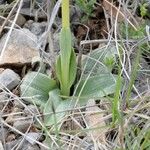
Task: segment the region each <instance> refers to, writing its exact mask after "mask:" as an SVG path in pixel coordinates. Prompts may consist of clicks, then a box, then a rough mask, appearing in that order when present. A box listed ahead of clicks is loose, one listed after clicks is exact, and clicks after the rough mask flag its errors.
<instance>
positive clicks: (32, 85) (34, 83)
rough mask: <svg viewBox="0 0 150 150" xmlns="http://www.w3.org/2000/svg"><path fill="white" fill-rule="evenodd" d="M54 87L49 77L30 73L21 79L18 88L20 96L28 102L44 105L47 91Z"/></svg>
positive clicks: (54, 83) (54, 84) (54, 82)
mask: <svg viewBox="0 0 150 150" xmlns="http://www.w3.org/2000/svg"><path fill="white" fill-rule="evenodd" d="M56 87H57V86H56V81H55V80H52V79H51V78H50V77H48V76H46V75H44V74H42V73H38V72H30V73H28V74H27V75H26V76H25V77H24V78H23V82H22V84H21V86H20V90H21V96H22V97H25V98H24V99H25V100H27V101H29V102H32V103H35V104H38V105H44V104H45V103H46V101H47V100H48V96H49V95H48V93H49V91H50V90H53V89H55V88H56ZM27 97H29V98H27Z"/></svg>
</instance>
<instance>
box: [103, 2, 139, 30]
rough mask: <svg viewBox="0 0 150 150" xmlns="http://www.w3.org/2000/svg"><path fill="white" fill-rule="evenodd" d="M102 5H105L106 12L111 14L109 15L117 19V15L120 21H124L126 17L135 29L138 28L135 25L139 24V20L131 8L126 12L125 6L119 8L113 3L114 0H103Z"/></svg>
mask: <svg viewBox="0 0 150 150" xmlns="http://www.w3.org/2000/svg"><path fill="white" fill-rule="evenodd" d="M102 5H103V7H104V9H105V10H106V12H107V13H108V14H109V16H111V17H113V18H114V19H116V17H117V21H118V22H123V21H124V20H125V19H127V21H128V22H129V24H130V25H131V26H132V27H133V28H134V29H135V30H137V29H136V26H135V25H137V22H136V20H135V19H134V17H133V15H132V14H131V12H130V11H129V10H126V12H125V13H124V10H123V8H122V7H120V8H119V7H118V8H117V7H116V6H115V5H114V4H113V1H112V0H103V2H102Z"/></svg>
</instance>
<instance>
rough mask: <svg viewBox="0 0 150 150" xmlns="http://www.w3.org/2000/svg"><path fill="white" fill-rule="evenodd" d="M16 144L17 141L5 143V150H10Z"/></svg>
mask: <svg viewBox="0 0 150 150" xmlns="http://www.w3.org/2000/svg"><path fill="white" fill-rule="evenodd" d="M17 143H18V140H13V141H11V142H7V143H6V145H5V146H6V150H11V149H13V147H14V146H15V145H16V144H17Z"/></svg>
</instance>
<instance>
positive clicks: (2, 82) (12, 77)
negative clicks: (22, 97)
mask: <svg viewBox="0 0 150 150" xmlns="http://www.w3.org/2000/svg"><path fill="white" fill-rule="evenodd" d="M20 81H21V80H20V77H19V75H18V74H16V73H15V72H14V71H12V70H10V69H6V70H4V71H3V72H2V73H1V74H0V88H5V87H6V88H7V89H9V90H12V89H13V88H15V87H16V86H17V85H18V84H19V82H20Z"/></svg>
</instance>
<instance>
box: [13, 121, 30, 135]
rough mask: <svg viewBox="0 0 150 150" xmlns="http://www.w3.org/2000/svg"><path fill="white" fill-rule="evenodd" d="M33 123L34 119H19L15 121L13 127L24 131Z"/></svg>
mask: <svg viewBox="0 0 150 150" xmlns="http://www.w3.org/2000/svg"><path fill="white" fill-rule="evenodd" d="M31 124H32V119H26V120H19V119H18V120H17V121H15V122H14V124H13V127H14V128H15V129H17V130H19V131H21V132H23V133H25V132H26V131H27V129H28V128H29V127H30V125H31Z"/></svg>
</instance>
